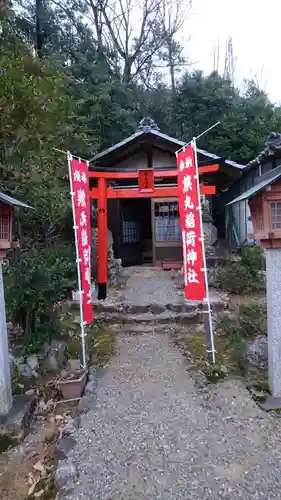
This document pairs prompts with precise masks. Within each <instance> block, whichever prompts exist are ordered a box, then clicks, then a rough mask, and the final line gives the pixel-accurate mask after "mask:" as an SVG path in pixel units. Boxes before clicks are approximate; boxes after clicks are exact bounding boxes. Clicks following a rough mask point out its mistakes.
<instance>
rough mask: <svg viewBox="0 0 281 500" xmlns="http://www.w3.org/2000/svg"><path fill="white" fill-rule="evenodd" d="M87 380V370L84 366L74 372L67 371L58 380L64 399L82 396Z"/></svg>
mask: <svg viewBox="0 0 281 500" xmlns="http://www.w3.org/2000/svg"><path fill="white" fill-rule="evenodd" d="M86 382H87V371H86V370H85V369H84V368H81V370H79V371H76V372H74V373H66V374H65V375H63V376H62V377H61V378H60V379H59V380H58V382H57V386H58V388H59V390H60V391H61V392H62V395H63V398H64V399H75V398H80V397H81V396H82V394H83V392H84V389H85V386H86Z"/></svg>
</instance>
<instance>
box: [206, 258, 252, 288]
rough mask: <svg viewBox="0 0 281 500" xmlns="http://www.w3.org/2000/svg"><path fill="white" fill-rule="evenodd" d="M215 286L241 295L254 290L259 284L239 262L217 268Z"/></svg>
mask: <svg viewBox="0 0 281 500" xmlns="http://www.w3.org/2000/svg"><path fill="white" fill-rule="evenodd" d="M215 285H216V286H217V287H218V288H222V289H223V290H225V291H227V292H230V293H234V294H238V295H242V294H247V293H249V292H251V291H254V290H256V289H257V288H258V286H259V283H258V281H257V279H256V278H255V277H253V275H252V273H251V271H250V270H249V269H248V268H247V267H246V266H244V265H243V264H242V263H240V262H231V263H229V264H226V265H225V266H220V267H217V269H216V274H215Z"/></svg>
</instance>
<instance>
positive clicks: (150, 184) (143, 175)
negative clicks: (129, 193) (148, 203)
mask: <svg viewBox="0 0 281 500" xmlns="http://www.w3.org/2000/svg"><path fill="white" fill-rule="evenodd" d="M138 182H139V191H140V192H141V193H152V192H153V189H154V172H153V170H152V168H149V169H148V168H144V169H141V170H139V171H138Z"/></svg>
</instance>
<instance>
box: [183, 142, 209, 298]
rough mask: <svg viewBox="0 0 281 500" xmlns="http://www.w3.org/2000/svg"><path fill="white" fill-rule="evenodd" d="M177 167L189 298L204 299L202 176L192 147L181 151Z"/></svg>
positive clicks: (185, 274)
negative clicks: (198, 177) (200, 189)
mask: <svg viewBox="0 0 281 500" xmlns="http://www.w3.org/2000/svg"><path fill="white" fill-rule="evenodd" d="M177 166H178V189H179V213H180V221H181V229H182V244H183V262H184V282H185V283H184V284H185V297H186V299H191V300H203V299H204V298H205V297H206V289H205V274H204V269H203V246H202V240H201V227H200V213H199V203H200V200H199V197H198V182H199V179H197V176H196V165H195V154H194V149H193V147H192V146H186V147H185V149H184V150H182V151H181V152H179V153H178V155H177Z"/></svg>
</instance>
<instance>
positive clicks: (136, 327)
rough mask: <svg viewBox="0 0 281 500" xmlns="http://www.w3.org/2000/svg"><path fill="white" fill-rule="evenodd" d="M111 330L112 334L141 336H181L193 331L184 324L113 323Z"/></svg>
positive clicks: (190, 326)
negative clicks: (167, 334)
mask: <svg viewBox="0 0 281 500" xmlns="http://www.w3.org/2000/svg"><path fill="white" fill-rule="evenodd" d="M110 328H111V330H112V331H113V332H114V333H118V334H119V333H123V334H135V335H138V334H143V333H149V334H151V335H153V334H163V333H169V334H171V333H174V332H176V333H177V335H179V333H180V334H182V335H185V334H187V335H188V334H189V333H190V332H193V331H194V326H192V325H186V324H179V323H172V322H170V323H167V324H159V323H154V324H151V323H128V324H122V323H113V324H111V326H110Z"/></svg>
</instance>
